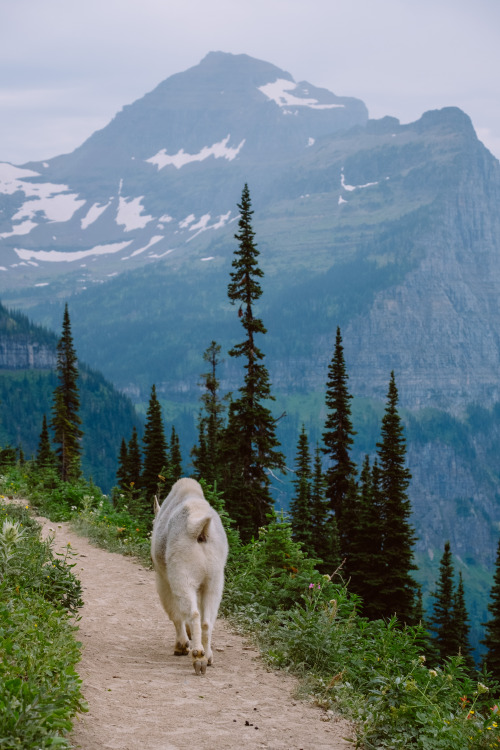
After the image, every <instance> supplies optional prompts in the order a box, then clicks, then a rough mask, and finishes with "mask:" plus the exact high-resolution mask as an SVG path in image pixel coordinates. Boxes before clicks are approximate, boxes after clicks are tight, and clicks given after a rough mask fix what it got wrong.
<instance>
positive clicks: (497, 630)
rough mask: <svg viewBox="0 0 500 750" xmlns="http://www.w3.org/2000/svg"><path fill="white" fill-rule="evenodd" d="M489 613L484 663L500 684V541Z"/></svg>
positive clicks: (485, 625)
mask: <svg viewBox="0 0 500 750" xmlns="http://www.w3.org/2000/svg"><path fill="white" fill-rule="evenodd" d="M488 612H489V613H490V615H491V618H490V619H489V620H488V622H485V623H483V625H484V628H485V636H484V639H483V640H482V641H481V643H482V644H483V645H484V646H486V654H485V656H484V662H485V664H486V667H487V669H488V672H491V673H492V675H493V677H494V679H495V680H497V681H499V682H500V540H499V542H498V546H497V556H496V562H495V573H494V576H493V586H492V587H491V591H490V601H489V603H488Z"/></svg>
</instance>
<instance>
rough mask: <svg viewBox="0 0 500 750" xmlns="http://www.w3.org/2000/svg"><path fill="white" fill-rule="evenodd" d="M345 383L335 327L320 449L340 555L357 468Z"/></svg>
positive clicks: (342, 355) (341, 356)
mask: <svg viewBox="0 0 500 750" xmlns="http://www.w3.org/2000/svg"><path fill="white" fill-rule="evenodd" d="M347 380H348V375H347V370H346V366H345V361H344V349H343V346H342V336H341V334H340V328H337V335H336V340H335V349H334V353H333V357H332V361H331V362H330V366H329V368H328V380H327V384H326V399H325V402H326V407H327V418H326V421H325V431H324V433H323V442H324V445H325V447H324V449H323V450H324V453H325V454H326V455H327V456H328V459H329V463H330V465H329V467H328V469H327V472H326V480H327V493H326V494H327V497H328V499H329V501H330V506H331V508H332V510H333V511H334V513H335V518H336V520H337V526H338V529H339V534H340V545H341V552H342V555H344V554H345V553H346V551H347V550H346V549H345V547H346V544H347V539H346V531H345V530H344V528H343V521H342V516H343V513H344V510H345V504H346V501H347V495H348V492H349V483H350V481H351V479H352V477H354V476H355V474H356V466H355V464H354V463H353V462H352V461H351V458H350V454H349V451H350V449H351V446H352V444H353V437H354V435H355V434H356V433H355V432H354V430H353V428H352V421H351V405H350V401H351V399H352V396H351V394H350V393H349V391H348V388H347Z"/></svg>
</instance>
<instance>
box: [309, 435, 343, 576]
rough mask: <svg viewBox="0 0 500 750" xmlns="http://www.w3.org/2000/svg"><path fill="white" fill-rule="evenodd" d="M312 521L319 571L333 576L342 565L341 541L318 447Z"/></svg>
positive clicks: (312, 495) (313, 477)
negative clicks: (331, 508) (328, 497)
mask: <svg viewBox="0 0 500 750" xmlns="http://www.w3.org/2000/svg"><path fill="white" fill-rule="evenodd" d="M311 520H312V527H313V547H314V553H315V557H318V558H319V559H320V560H321V563H319V564H318V570H319V571H320V572H321V573H325V574H326V573H327V574H328V575H331V574H332V573H333V572H334V571H335V570H336V569H337V568H338V567H339V565H340V562H341V559H340V541H339V533H338V528H337V521H336V519H335V516H334V515H333V514H332V512H331V511H330V504H329V502H328V500H327V498H326V480H325V477H324V474H323V471H322V467H321V449H320V447H319V445H316V450H315V452H314V464H313V472H312V483H311Z"/></svg>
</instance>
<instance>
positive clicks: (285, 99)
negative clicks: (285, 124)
mask: <svg viewBox="0 0 500 750" xmlns="http://www.w3.org/2000/svg"><path fill="white" fill-rule="evenodd" d="M258 88H259V91H262V93H263V94H264V95H265V96H267V98H268V99H270V100H271V101H273V102H276V104H277V105H278V106H279V107H309V108H310V109H337V108H342V107H345V105H344V104H321V103H320V102H319V101H318V99H313V98H307V94H308V93H309V92H308V91H307V89H302V88H300V87H299V85H298V84H296V83H295V81H288V80H287V79H286V78H278V79H277V80H276V81H274V83H266V85H265V86H259V87H258ZM292 92H295V93H292ZM299 93H300V94H302V93H303V94H306V96H297V94H299ZM285 113H286V114H291V112H290V111H289V110H285Z"/></svg>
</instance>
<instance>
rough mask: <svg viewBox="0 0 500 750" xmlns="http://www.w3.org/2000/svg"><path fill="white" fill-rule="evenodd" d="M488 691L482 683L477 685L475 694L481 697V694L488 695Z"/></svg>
mask: <svg viewBox="0 0 500 750" xmlns="http://www.w3.org/2000/svg"><path fill="white" fill-rule="evenodd" d="M489 691H490V689H489V687H486V685H483V683H482V682H478V683H477V693H478V695H481V693H489Z"/></svg>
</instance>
